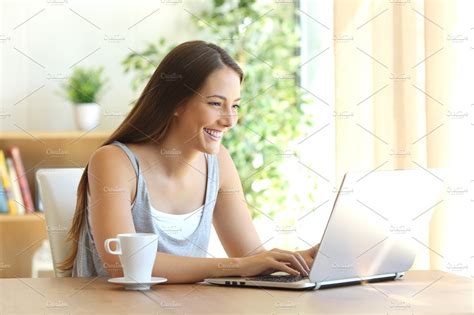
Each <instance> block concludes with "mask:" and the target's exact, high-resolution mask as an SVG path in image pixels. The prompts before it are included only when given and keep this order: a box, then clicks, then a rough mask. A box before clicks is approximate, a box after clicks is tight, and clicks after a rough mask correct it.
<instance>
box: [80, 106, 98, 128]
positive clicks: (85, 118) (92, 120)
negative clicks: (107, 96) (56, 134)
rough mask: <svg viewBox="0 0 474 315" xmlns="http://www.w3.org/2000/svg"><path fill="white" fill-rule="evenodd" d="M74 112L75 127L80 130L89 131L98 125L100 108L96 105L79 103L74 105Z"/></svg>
mask: <svg viewBox="0 0 474 315" xmlns="http://www.w3.org/2000/svg"><path fill="white" fill-rule="evenodd" d="M74 107H75V111H76V113H75V114H76V126H77V127H78V128H79V129H80V130H90V129H92V128H94V127H96V126H97V125H98V124H99V120H100V106H99V105H98V104H96V103H81V104H76V105H74Z"/></svg>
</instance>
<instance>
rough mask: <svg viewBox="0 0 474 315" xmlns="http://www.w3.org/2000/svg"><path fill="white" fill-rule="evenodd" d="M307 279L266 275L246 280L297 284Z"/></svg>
mask: <svg viewBox="0 0 474 315" xmlns="http://www.w3.org/2000/svg"><path fill="white" fill-rule="evenodd" d="M303 279H305V277H303V276H301V275H299V276H291V275H279V276H275V275H273V276H272V275H265V276H256V277H251V278H246V280H249V281H271V282H297V281H300V280H303Z"/></svg>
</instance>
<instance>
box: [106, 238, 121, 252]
mask: <svg viewBox="0 0 474 315" xmlns="http://www.w3.org/2000/svg"><path fill="white" fill-rule="evenodd" d="M111 243H116V244H117V245H116V249H115V250H112V249H111V248H110V244H111ZM104 247H105V251H106V252H107V253H109V254H112V255H122V247H121V246H120V240H119V239H118V238H109V239H106V240H105V242H104Z"/></svg>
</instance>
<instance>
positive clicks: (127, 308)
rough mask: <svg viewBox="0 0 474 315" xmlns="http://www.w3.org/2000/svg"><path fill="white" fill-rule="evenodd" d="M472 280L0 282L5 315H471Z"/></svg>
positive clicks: (424, 275) (432, 276)
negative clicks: (294, 287) (296, 287)
mask: <svg viewBox="0 0 474 315" xmlns="http://www.w3.org/2000/svg"><path fill="white" fill-rule="evenodd" d="M472 299H473V280H472V279H471V278H464V277H460V276H456V275H453V274H448V273H444V272H441V271H411V272H408V273H407V274H406V276H405V278H404V279H403V280H399V281H391V282H383V283H376V284H375V283H374V284H369V285H358V286H350V287H342V288H333V289H325V290H319V291H303V292H301V291H300V292H296V291H286V290H285V291H283V290H266V289H265V290H264V289H255V288H232V287H217V286H212V285H207V284H194V285H170V284H164V285H163V284H162V285H156V286H153V287H152V290H150V291H144V292H139V291H125V290H123V289H121V287H120V286H116V285H112V284H109V283H107V281H106V279H105V278H34V279H33V278H23V279H21V278H17V279H0V301H1V308H0V314H79V313H81V314H85V313H94V314H106V313H107V314H162V313H173V314H184V313H201V314H231V313H233V314H236V313H241V314H243V313H249V314H283V313H285V314H322V313H332V314H334V313H338V314H369V313H370V314H425V313H430V314H432V313H437V314H448V313H449V314H451V313H457V314H458V313H462V314H471V313H472V312H473V305H472V304H473V301H472Z"/></svg>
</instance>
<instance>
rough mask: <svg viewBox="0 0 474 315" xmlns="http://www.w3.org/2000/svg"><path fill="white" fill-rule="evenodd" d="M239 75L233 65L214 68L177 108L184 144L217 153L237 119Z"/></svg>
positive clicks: (178, 123) (179, 129) (179, 128)
mask: <svg viewBox="0 0 474 315" xmlns="http://www.w3.org/2000/svg"><path fill="white" fill-rule="evenodd" d="M239 101H240V78H239V75H238V74H237V73H236V72H235V71H234V70H233V69H231V68H229V67H224V68H221V69H218V70H215V71H214V72H212V73H211V74H210V75H209V76H208V77H207V79H206V81H205V83H204V85H203V87H202V88H201V89H200V90H199V91H195V92H194V96H193V97H192V98H191V99H190V100H189V102H187V103H186V104H185V105H184V106H183V107H181V108H179V109H178V116H177V117H176V118H177V119H176V122H177V126H176V127H177V128H176V129H177V130H178V133H179V134H180V135H181V138H182V139H183V140H184V144H185V145H190V146H193V148H195V149H196V150H198V151H201V152H205V153H209V154H217V153H218V152H219V148H220V143H221V140H222V137H223V136H224V135H225V133H226V132H227V131H229V130H230V129H231V128H232V127H234V125H235V124H236V123H237V119H238V107H239V105H238V104H239Z"/></svg>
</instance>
